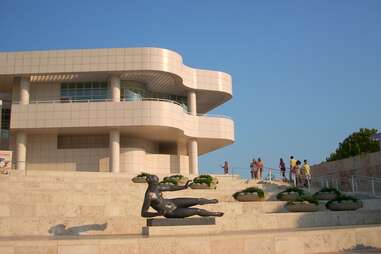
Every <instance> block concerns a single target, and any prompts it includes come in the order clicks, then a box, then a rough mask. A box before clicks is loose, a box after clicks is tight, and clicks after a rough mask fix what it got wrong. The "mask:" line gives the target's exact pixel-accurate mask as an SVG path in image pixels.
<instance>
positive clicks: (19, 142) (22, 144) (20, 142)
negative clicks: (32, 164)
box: [16, 131, 27, 171]
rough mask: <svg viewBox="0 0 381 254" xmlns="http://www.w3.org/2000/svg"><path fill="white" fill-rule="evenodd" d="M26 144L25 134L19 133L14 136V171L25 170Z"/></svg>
mask: <svg viewBox="0 0 381 254" xmlns="http://www.w3.org/2000/svg"><path fill="white" fill-rule="evenodd" d="M26 142H27V135H26V133H25V132H23V131H20V132H17V134H16V169H17V170H23V171H25V169H26Z"/></svg>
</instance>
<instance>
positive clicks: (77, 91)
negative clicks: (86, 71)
mask: <svg viewBox="0 0 381 254" xmlns="http://www.w3.org/2000/svg"><path fill="white" fill-rule="evenodd" d="M107 94H108V85H107V83H106V82H82V83H62V84H61V100H62V101H68V100H105V99H107Z"/></svg>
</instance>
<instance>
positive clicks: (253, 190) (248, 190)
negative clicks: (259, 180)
mask: <svg viewBox="0 0 381 254" xmlns="http://www.w3.org/2000/svg"><path fill="white" fill-rule="evenodd" d="M241 193H243V194H244V193H257V195H258V197H260V198H264V197H265V192H264V191H263V190H262V189H260V188H257V187H249V188H246V189H244V190H241V191H237V192H236V193H234V194H233V197H234V198H235V199H237V197H238V195H240V194H241Z"/></svg>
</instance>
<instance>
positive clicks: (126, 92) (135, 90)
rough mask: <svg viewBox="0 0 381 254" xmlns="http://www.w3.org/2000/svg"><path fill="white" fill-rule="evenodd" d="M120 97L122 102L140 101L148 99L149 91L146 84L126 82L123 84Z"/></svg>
mask: <svg viewBox="0 0 381 254" xmlns="http://www.w3.org/2000/svg"><path fill="white" fill-rule="evenodd" d="M120 88H121V91H120V92H121V93H120V95H121V96H120V97H121V99H122V100H128V101H139V100H142V99H143V98H147V95H148V93H147V91H146V89H145V87H144V84H141V83H139V82H135V81H124V82H122V84H121V87H120Z"/></svg>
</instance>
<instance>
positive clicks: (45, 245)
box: [0, 226, 381, 254]
mask: <svg viewBox="0 0 381 254" xmlns="http://www.w3.org/2000/svg"><path fill="white" fill-rule="evenodd" d="M380 232H381V227H380V226H356V227H353V226H349V227H332V228H304V229H298V230H268V231H260V232H258V231H241V232H224V233H216V234H210V235H208V236H207V237H206V235H204V234H201V235H193V236H179V235H176V236H157V237H155V236H152V237H149V238H147V237H143V236H138V235H119V236H109V235H107V236H70V237H57V238H51V237H43V236H35V237H29V236H26V237H12V238H9V237H7V238H0V253H4V254H8V253H10V254H15V253H32V252H31V251H32V250H33V253H37V252H38V253H50V254H68V253H98V254H114V253H123V254H125V253H129V254H130V253H141V254H145V253H160V254H169V253H200V254H201V253H209V254H225V253H229V254H230V253H235V254H253V253H270V254H272V253H274V254H301V253H310V254H315V253H316V254H317V253H335V252H340V251H343V250H353V249H354V248H356V247H359V246H363V247H368V248H380V247H381V234H380Z"/></svg>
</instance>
